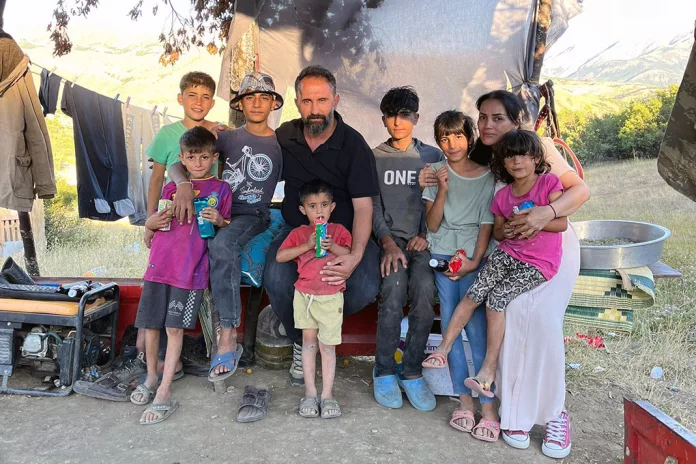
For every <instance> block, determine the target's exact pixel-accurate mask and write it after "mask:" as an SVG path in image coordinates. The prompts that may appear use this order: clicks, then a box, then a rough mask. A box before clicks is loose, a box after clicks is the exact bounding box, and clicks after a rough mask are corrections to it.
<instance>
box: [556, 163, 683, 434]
mask: <svg viewBox="0 0 696 464" xmlns="http://www.w3.org/2000/svg"><path fill="white" fill-rule="evenodd" d="M586 181H587V182H588V184H589V185H590V188H591V190H592V199H591V200H590V201H589V202H587V204H586V205H584V206H583V208H582V209H581V210H580V211H578V212H577V213H576V214H575V215H573V217H572V219H573V220H574V221H579V220H588V219H629V220H636V221H644V222H651V223H655V224H659V225H662V226H664V227H667V228H668V229H670V230H671V231H672V236H671V237H670V238H669V239H668V240H667V242H666V243H665V249H664V255H663V261H664V262H665V263H667V264H669V265H670V266H672V267H673V268H675V269H678V270H680V271H681V272H682V273H683V274H684V276H683V277H682V278H681V279H662V280H658V281H657V282H656V292H655V293H656V300H655V305H654V306H653V307H652V308H650V309H645V310H639V311H636V313H635V323H634V328H633V331H632V333H631V334H630V335H629V336H617V337H609V336H606V335H605V341H606V344H607V350H595V349H592V348H588V347H586V346H584V345H582V344H570V345H569V346H568V348H567V362H568V363H579V364H580V365H581V368H580V369H579V370H570V371H568V376H567V380H568V386H569V389H573V388H577V387H588V386H589V387H590V388H601V386H602V385H608V384H618V385H620V386H622V387H624V388H625V389H627V390H628V391H629V392H630V394H631V395H633V396H634V397H636V398H638V399H646V400H648V401H650V402H652V403H653V404H655V405H656V406H657V407H659V408H661V409H662V410H663V411H665V412H666V413H667V414H669V415H671V416H673V417H675V418H676V419H677V420H679V421H680V422H682V423H683V424H684V425H686V426H687V427H689V428H691V429H692V430H696V269H695V268H694V265H696V228H694V226H693V218H695V217H696V203H694V202H692V201H691V200H689V199H688V198H686V197H684V196H682V195H681V194H679V193H677V192H676V191H674V190H673V189H672V188H671V187H669V186H668V185H667V184H666V183H665V182H664V180H662V178H661V177H660V176H659V174H658V173H657V164H656V162H655V161H654V160H651V161H628V162H622V163H611V164H600V165H594V166H591V167H590V168H588V169H587V171H586ZM654 366H660V367H662V368H663V369H664V379H662V380H653V379H652V378H651V377H650V370H651V369H652V368H653V367H654ZM596 367H602V368H603V369H604V371H602V372H601V373H593V370H594V369H595V368H596ZM671 387H675V388H676V389H678V390H679V391H672V390H671Z"/></svg>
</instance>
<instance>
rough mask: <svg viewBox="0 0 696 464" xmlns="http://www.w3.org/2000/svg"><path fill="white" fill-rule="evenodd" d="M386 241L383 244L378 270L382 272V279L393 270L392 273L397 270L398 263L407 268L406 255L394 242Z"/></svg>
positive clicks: (392, 240) (390, 239) (391, 240)
mask: <svg viewBox="0 0 696 464" xmlns="http://www.w3.org/2000/svg"><path fill="white" fill-rule="evenodd" d="M387 240H388V241H387V242H386V243H385V244H383V248H384V254H383V255H382V261H381V262H380V265H379V269H380V271H381V272H382V277H386V276H388V275H389V274H390V273H391V270H392V269H394V272H397V271H398V270H399V261H401V265H402V266H403V267H404V269H406V268H407V267H408V261H407V260H406V255H405V254H404V252H403V251H401V248H399V247H398V245H397V244H396V243H395V242H394V239H392V238H389V239H387Z"/></svg>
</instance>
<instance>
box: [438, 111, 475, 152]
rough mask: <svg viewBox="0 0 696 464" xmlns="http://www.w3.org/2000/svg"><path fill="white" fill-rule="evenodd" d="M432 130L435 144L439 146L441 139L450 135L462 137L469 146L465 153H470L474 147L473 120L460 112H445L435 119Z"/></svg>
mask: <svg viewBox="0 0 696 464" xmlns="http://www.w3.org/2000/svg"><path fill="white" fill-rule="evenodd" d="M433 130H434V132H435V142H436V143H437V144H438V145H440V139H441V138H442V137H445V136H448V135H451V134H462V135H464V136H465V137H466V141H467V143H468V145H469V146H468V148H467V153H471V149H472V148H473V147H474V141H475V140H476V124H474V120H473V119H471V117H470V116H467V115H466V114H464V113H462V112H461V111H455V110H449V111H445V112H444V113H440V115H439V116H438V117H437V118H435V124H434V125H433Z"/></svg>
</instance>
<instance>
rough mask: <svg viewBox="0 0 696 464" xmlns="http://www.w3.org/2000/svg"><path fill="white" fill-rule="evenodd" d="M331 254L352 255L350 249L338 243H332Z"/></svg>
mask: <svg viewBox="0 0 696 464" xmlns="http://www.w3.org/2000/svg"><path fill="white" fill-rule="evenodd" d="M329 253H333V254H335V255H336V256H342V255H347V254H349V253H350V247H345V246H341V245H338V244H336V243H332V244H331V247H330V248H329Z"/></svg>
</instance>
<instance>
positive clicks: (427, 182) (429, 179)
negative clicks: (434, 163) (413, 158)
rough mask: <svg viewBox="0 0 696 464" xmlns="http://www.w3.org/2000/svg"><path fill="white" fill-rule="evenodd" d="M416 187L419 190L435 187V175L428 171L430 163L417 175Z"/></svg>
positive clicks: (433, 172) (430, 170)
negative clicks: (419, 188) (418, 186)
mask: <svg viewBox="0 0 696 464" xmlns="http://www.w3.org/2000/svg"><path fill="white" fill-rule="evenodd" d="M418 185H420V187H421V188H423V189H424V188H426V187H437V174H436V173H435V171H433V170H432V169H430V163H427V164H426V165H425V167H424V168H423V169H421V170H420V172H419V173H418Z"/></svg>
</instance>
